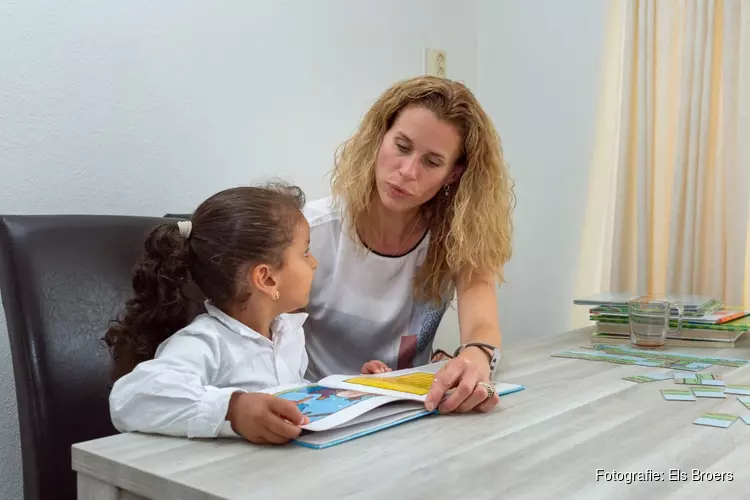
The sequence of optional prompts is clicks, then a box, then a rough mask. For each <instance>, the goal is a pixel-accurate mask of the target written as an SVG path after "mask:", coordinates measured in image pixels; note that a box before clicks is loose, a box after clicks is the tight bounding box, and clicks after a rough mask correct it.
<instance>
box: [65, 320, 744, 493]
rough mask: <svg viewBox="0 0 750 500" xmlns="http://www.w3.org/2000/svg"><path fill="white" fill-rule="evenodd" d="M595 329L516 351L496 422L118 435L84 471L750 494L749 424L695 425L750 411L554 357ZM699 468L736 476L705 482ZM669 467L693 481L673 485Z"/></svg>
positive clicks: (126, 481)
mask: <svg viewBox="0 0 750 500" xmlns="http://www.w3.org/2000/svg"><path fill="white" fill-rule="evenodd" d="M590 331H591V330H590V329H584V330H577V331H573V332H568V333H565V334H560V335H555V336H551V337H547V338H543V339H540V340H537V341H534V342H529V343H525V344H521V345H518V346H514V347H512V348H508V349H507V350H506V351H505V352H504V354H503V358H502V361H501V364H500V375H499V377H498V379H499V380H500V381H505V382H512V383H519V384H523V385H525V386H526V390H524V391H521V392H519V393H516V394H512V395H508V396H505V397H503V399H502V402H501V404H500V406H499V407H498V409H497V410H496V411H494V412H493V413H490V414H485V415H481V414H470V415H445V416H436V417H429V418H426V419H421V420H417V421H413V422H410V423H408V424H404V425H402V426H398V427H395V428H392V429H388V430H386V431H383V432H380V433H376V434H373V435H371V436H367V437H363V438H360V439H357V440H355V441H351V442H348V443H344V444H342V445H338V446H334V447H332V448H329V449H325V450H310V449H306V448H301V447H298V446H294V445H288V446H284V447H261V446H254V445H252V444H249V443H246V442H241V441H233V440H207V441H188V440H187V439H175V438H167V437H160V436H145V435H135V434H134V435H119V436H113V437H109V438H104V439H100V440H95V441H90V442H87V443H82V444H78V445H76V446H74V447H73V468H74V469H75V470H76V471H78V472H79V473H80V474H81V475H82V477H84V478H93V480H94V481H93V485H92V486H91V487H90V488H89V489H90V490H92V491H93V490H97V489H101V485H100V484H99V483H98V482H99V481H100V482H103V483H106V484H109V485H113V486H115V487H116V488H117V489H120V490H124V491H120V492H119V495H120V496H116V498H130V499H137V498H140V497H143V498H148V499H154V500H157V499H158V500H162V499H170V500H171V499H175V500H176V499H180V500H197V499H201V500H203V499H268V498H273V499H290V500H291V499H294V500H298V499H305V500H312V499H331V498H336V499H341V498H357V499H378V500H384V499H386V500H396V499H398V500H401V499H412V498H457V499H459V498H471V499H473V500H478V499H485V498H486V499H497V498H512V499H523V498H529V499H543V498H575V499H589V498H591V499H600V498H606V499H608V500H614V499H630V498H633V499H638V500H646V499H651V498H660V499H673V498H675V499H676V498H699V499H701V500H707V499H710V498H718V497H720V496H721V497H722V498H724V499H728V498H747V497H748V496H750V493H748V492H750V460H749V459H750V425H747V424H745V423H744V422H743V421H742V420H737V421H736V422H735V423H734V424H733V425H732V426H731V427H730V428H728V429H720V428H713V427H705V426H699V425H695V424H693V423H692V422H693V420H695V419H696V418H697V417H698V416H699V415H700V414H701V413H704V412H707V411H715V412H727V413H734V414H736V415H740V414H745V413H750V410H747V409H745V408H744V407H743V406H742V405H741V404H740V403H739V402H738V401H736V396H733V395H728V396H727V398H726V400H716V399H699V400H698V401H696V402H678V401H666V400H664V399H663V398H662V396H661V393H660V392H659V390H660V389H663V388H679V387H684V386H675V384H674V382H673V381H671V380H665V381H661V382H652V383H644V384H637V383H634V382H629V381H626V380H623V379H622V377H624V376H628V375H637V374H642V373H648V372H651V371H658V370H659V369H658V368H649V367H639V366H626V365H616V364H611V363H605V362H595V361H584V360H576V359H563V358H553V357H551V356H550V354H552V353H555V352H558V351H561V350H564V349H570V348H576V347H579V346H584V345H589V341H588V335H589V333H590ZM748 342H749V341H748V339H745V340H743V341H742V343H740V344H738V347H737V348H734V349H721V350H720V349H696V348H679V349H676V348H674V349H668V351H672V352H688V353H699V354H709V355H715V356H726V357H740V358H745V359H750V343H748ZM706 371H710V372H714V373H718V374H721V375H722V376H723V378H724V379H725V380H726V381H727V383H736V384H743V383H744V384H750V366H748V367H743V368H731V367H724V366H712V367H710V368H708V369H707V370H706ZM597 469H603V471H605V472H607V473H612V472H613V471H614V472H617V473H619V474H621V475H623V476H621V478H620V479H625V477H624V475H625V474H626V473H643V474H647V473H648V472H649V471H653V475H657V474H661V476H660V477H659V476H657V477H656V478H655V479H656V480H652V481H644V480H635V481H633V482H631V483H630V484H628V482H627V481H624V480H618V481H607V480H606V479H605V478H604V477H600V478H599V479H598V480H597ZM693 469H697V470H698V471H701V472H703V473H725V476H724V477H723V480H722V481H706V480H703V481H695V480H693ZM671 470H679V471H682V472H684V473H685V474H686V475H687V478H686V479H685V480H683V481H676V480H671V479H670V471H671ZM729 473H731V476H732V477H731V480H730V478H729V477H728V476H727V475H726V474H729ZM678 477H679V475H678ZM636 479H637V478H636ZM97 480H98V481H97ZM125 492H127V494H126V493H125ZM81 498H93V497H87V496H83V495H82V496H81ZM102 498H104V497H102ZM106 498H109V497H106Z"/></svg>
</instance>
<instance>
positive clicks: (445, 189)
mask: <svg viewBox="0 0 750 500" xmlns="http://www.w3.org/2000/svg"><path fill="white" fill-rule="evenodd" d="M443 192H444V193H445V196H448V195H449V194H451V185H450V184H446V185H445V186H443Z"/></svg>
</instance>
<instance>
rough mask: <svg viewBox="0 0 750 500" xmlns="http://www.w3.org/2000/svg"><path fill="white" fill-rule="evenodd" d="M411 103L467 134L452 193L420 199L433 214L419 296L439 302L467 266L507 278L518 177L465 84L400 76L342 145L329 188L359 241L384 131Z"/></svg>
mask: <svg viewBox="0 0 750 500" xmlns="http://www.w3.org/2000/svg"><path fill="white" fill-rule="evenodd" d="M407 106H423V107H425V108H427V109H429V110H431V111H432V112H434V113H435V114H436V115H437V116H438V118H440V119H441V120H445V121H446V122H449V123H452V124H453V125H454V126H456V128H457V129H458V131H459V133H460V134H461V137H462V151H461V153H460V155H459V159H458V161H457V164H458V165H463V166H464V167H465V168H464V170H463V173H462V175H461V177H460V179H459V180H458V181H457V182H456V183H454V184H453V185H452V186H451V188H450V194H448V196H446V195H445V194H444V192H443V190H441V191H440V192H438V194H437V195H436V196H435V197H434V198H433V199H432V200H430V201H429V202H427V203H426V204H425V206H423V208H424V209H426V210H427V211H428V213H429V215H430V217H431V218H430V245H429V249H428V251H427V256H426V258H425V261H424V263H423V265H422V266H421V267H420V269H419V271H418V273H417V276H416V280H415V283H414V291H415V294H416V296H417V297H419V298H422V299H427V300H431V301H436V302H440V301H442V300H444V299H445V298H446V297H452V296H453V293H454V292H455V284H456V278H457V277H458V276H459V273H460V272H463V271H465V272H466V274H461V277H462V278H463V277H465V278H466V279H470V277H471V275H472V273H473V272H477V271H478V272H482V273H485V272H492V273H493V274H494V275H495V277H496V279H497V281H498V282H499V283H502V282H504V275H503V267H504V265H505V263H506V262H507V261H508V260H509V259H510V257H511V236H512V231H513V221H512V211H513V208H514V206H515V195H514V193H513V187H514V186H513V181H512V180H511V178H510V176H509V173H508V169H507V165H506V163H505V160H504V158H503V150H502V145H501V141H500V137H499V135H498V133H497V131H496V130H495V127H494V125H493V124H492V121H491V120H490V118H489V117H488V116H487V114H486V113H485V112H484V110H483V109H482V107H481V106H480V105H479V102H478V101H477V99H476V97H475V96H474V94H473V93H472V92H471V91H470V90H469V89H468V88H467V87H466V86H464V85H463V84H461V83H458V82H453V81H451V80H448V79H444V78H438V77H431V76H420V77H416V78H411V79H408V80H404V81H401V82H397V83H396V84H394V85H393V86H391V87H390V88H389V89H388V90H386V91H385V92H384V93H383V94H382V95H381V96H380V97H379V98H378V100H377V101H376V102H375V104H374V105H373V106H372V107H371V108H370V110H369V111H368V112H367V114H366V115H365V116H364V118H363V120H362V123H361V125H360V127H359V129H358V130H357V132H356V133H355V134H354V135H353V136H352V137H350V138H349V139H348V140H346V141H345V142H344V143H342V144H341V146H339V148H338V150H337V152H336V161H335V167H334V169H333V173H332V178H331V187H332V193H333V196H334V199H335V200H336V202H337V203H338V204H340V203H341V202H342V201H343V202H344V203H343V207H344V210H345V212H346V219H347V220H349V221H350V222H351V223H350V227H349V230H350V233H351V235H352V237H353V239H354V240H355V241H360V240H359V237H358V236H357V231H356V228H355V227H354V223H353V222H355V221H358V220H360V218H361V217H362V216H363V215H364V214H366V213H367V212H368V210H369V208H370V205H371V203H372V201H373V195H375V163H376V160H377V156H378V151H379V149H380V145H381V143H382V141H383V136H384V135H385V133H386V131H387V130H388V129H389V128H390V127H391V125H393V123H394V121H395V120H396V117H397V115H398V114H399V112H400V111H401V110H403V109H404V108H405V107H407ZM360 243H361V242H360Z"/></svg>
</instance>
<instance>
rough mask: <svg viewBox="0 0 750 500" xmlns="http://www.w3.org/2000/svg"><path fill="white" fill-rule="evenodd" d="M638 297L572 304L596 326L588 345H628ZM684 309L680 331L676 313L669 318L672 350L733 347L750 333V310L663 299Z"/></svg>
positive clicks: (693, 298) (710, 300)
mask: <svg viewBox="0 0 750 500" xmlns="http://www.w3.org/2000/svg"><path fill="white" fill-rule="evenodd" d="M637 297H638V296H637V295H629V294H618V293H615V294H611V293H601V294H597V295H593V296H591V297H586V298H583V299H576V300H575V301H574V304H576V305H585V306H590V307H591V309H589V314H590V315H589V318H590V319H591V320H592V321H594V322H595V323H596V331H595V332H594V333H593V334H592V335H591V342H592V343H596V344H626V343H629V342H630V324H629V318H628V302H629V301H630V300H633V299H636V298H637ZM664 299H665V300H668V301H669V302H670V303H671V304H674V305H675V306H679V307H681V308H682V309H683V313H682V327H681V328H680V329H679V330H677V331H674V330H676V329H677V327H678V314H679V311H678V310H677V308H676V307H675V308H674V309H673V310H672V311H671V314H670V316H671V317H670V328H671V329H672V330H673V331H671V332H669V333H668V334H667V341H666V345H667V346H674V347H720V348H726V347H734V345H735V342H737V340H738V339H739V338H740V337H741V336H742V334H744V333H745V332H747V331H750V310H745V309H743V308H737V307H727V306H725V305H724V303H723V302H722V301H720V300H718V299H716V298H714V297H710V296H702V295H687V296H674V297H664Z"/></svg>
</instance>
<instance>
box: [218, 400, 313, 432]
mask: <svg viewBox="0 0 750 500" xmlns="http://www.w3.org/2000/svg"><path fill="white" fill-rule="evenodd" d="M227 420H229V422H230V423H231V424H232V429H234V432H236V433H237V434H239V435H241V436H242V437H244V438H245V439H247V440H248V441H250V442H252V443H256V444H284V443H288V442H289V441H291V440H292V439H295V438H296V437H297V436H299V435H300V433H301V432H302V429H301V428H300V426H301V425H305V424H306V423H308V422H309V419H308V418H307V417H306V416H304V415H303V414H302V412H301V411H300V410H299V408H297V405H296V404H294V403H293V402H292V401H288V400H286V399H281V398H279V397H276V396H272V395H270V394H261V393H242V392H235V393H234V394H232V398H231V399H230V400H229V409H228V410H227Z"/></svg>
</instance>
